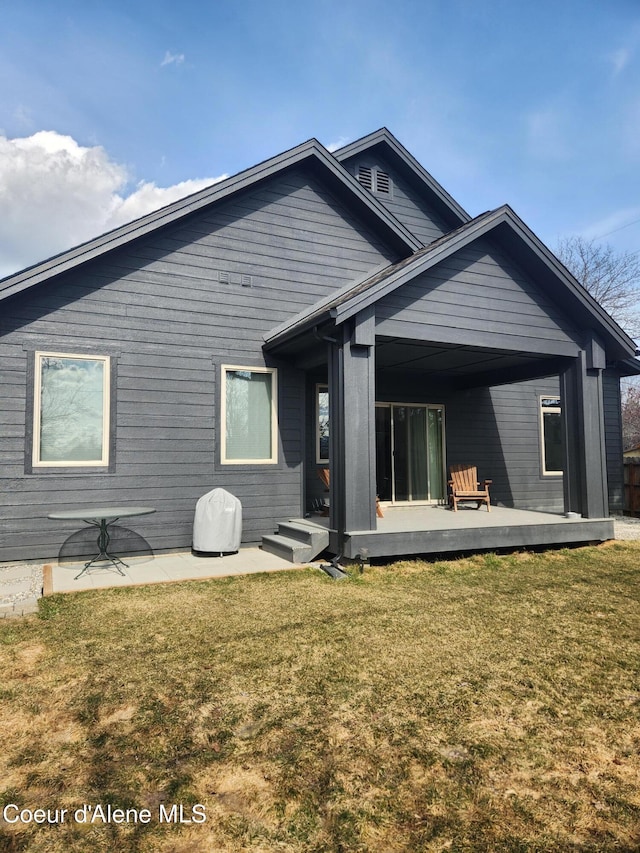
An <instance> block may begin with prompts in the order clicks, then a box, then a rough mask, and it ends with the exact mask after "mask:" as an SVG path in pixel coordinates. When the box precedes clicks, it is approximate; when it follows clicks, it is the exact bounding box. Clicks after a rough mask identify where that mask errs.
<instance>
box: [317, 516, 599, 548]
mask: <svg viewBox="0 0 640 853" xmlns="http://www.w3.org/2000/svg"><path fill="white" fill-rule="evenodd" d="M312 520H313V522H314V523H315V524H318V525H319V526H322V527H323V528H326V527H328V526H329V519H328V518H322V517H321V516H314V517H313V519H312ZM306 521H307V523H308V522H309V519H307V520H306ZM330 534H331V531H330ZM614 538H615V533H614V522H613V519H612V518H580V517H575V516H570V517H567V516H566V515H564V514H560V513H551V512H533V511H531V510H523V509H511V508H510V507H504V506H492V507H491V512H487V511H486V509H484V508H482V509H479V510H476V509H475V508H474V507H462V508H460V509H459V510H458V512H453V511H451V510H450V509H449V508H448V507H446V506H416V507H387V508H385V511H384V518H378V519H377V529H376V530H348V531H346V532H345V534H344V538H343V549H342V556H343V557H346V558H348V559H355V558H356V557H358V556H359V555H363V553H364V554H365V555H368V556H370V557H378V556H385V557H396V556H401V555H406V554H425V555H428V554H440V553H458V552H461V551H478V550H497V549H500V548H521V547H522V548H533V547H544V546H546V545H549V546H552V545H570V544H586V543H590V542H604V541H606V540H608V539H614Z"/></svg>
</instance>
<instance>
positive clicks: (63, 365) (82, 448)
mask: <svg viewBox="0 0 640 853" xmlns="http://www.w3.org/2000/svg"><path fill="white" fill-rule="evenodd" d="M109 374H110V359H109V356H87V355H67V354H64V355H63V354H61V353H53V352H37V353H36V354H35V382H34V406H33V466H34V467H65V468H66V467H80V466H82V467H85V466H96V467H97V466H100V467H104V466H107V465H108V464H109V406H110V399H109V396H110V395H109V386H110V378H109Z"/></svg>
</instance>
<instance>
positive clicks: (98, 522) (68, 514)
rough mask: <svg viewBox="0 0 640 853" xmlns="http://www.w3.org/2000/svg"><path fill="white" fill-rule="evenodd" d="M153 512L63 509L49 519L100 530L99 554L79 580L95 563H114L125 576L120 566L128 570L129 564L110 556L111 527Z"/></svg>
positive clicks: (124, 508) (145, 508) (147, 509)
mask: <svg viewBox="0 0 640 853" xmlns="http://www.w3.org/2000/svg"><path fill="white" fill-rule="evenodd" d="M152 512H155V509H154V508H153V507H150V506H99V507H94V508H93V509H87V508H86V507H85V508H83V509H62V510H60V512H50V513H49V515H48V516H47V518H52V519H55V520H59V521H62V520H71V519H73V520H75V519H77V520H78V521H84V522H86V524H91V525H93V526H94V527H97V528H98V530H99V533H98V540H97V541H98V554H96V556H95V557H93V558H92V559H91V560H89V562H88V563H85V565H84V568H83V569H82V571H81V572H80V574H78V575H76V576H75V578H74V580H78V578H79V577H80V576H81V575H83V574H84V573H85V572H86V571H87V569H88V568H89V566H92V565H93V564H94V563H112V564H113V565H114V566H115V568H116V570H117V571H118V572H119V573H120V574H121V575H123V576H124V572H123V571H122V569H121V568H120V566H124V567H125V568H127V569H128V568H129V564H128V563H125V562H124V561H123V560H121V559H120V557H116V556H115V555H114V554H110V553H109V552H108V550H107V549H108V547H109V540H110V536H109V526H110V525H112V524H115V523H116V521H119V520H120V519H121V518H127V517H131V516H133V515H151V513H152Z"/></svg>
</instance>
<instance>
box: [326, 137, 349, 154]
mask: <svg viewBox="0 0 640 853" xmlns="http://www.w3.org/2000/svg"><path fill="white" fill-rule="evenodd" d="M347 142H351V140H350V139H349V137H348V136H341V137H340V138H339V139H337V140H336V141H335V142H330V143H329V144H328V145H325V148H326V149H327V151H331V153H332V154H333V152H334V151H337V150H338V149H339V148H344V146H345V145H346V144H347Z"/></svg>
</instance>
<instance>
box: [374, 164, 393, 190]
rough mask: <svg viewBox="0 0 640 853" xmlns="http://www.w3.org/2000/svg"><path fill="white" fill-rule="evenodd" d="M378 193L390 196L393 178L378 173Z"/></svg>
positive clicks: (384, 173) (383, 173)
mask: <svg viewBox="0 0 640 853" xmlns="http://www.w3.org/2000/svg"><path fill="white" fill-rule="evenodd" d="M376 192H378V193H384V195H389V193H390V192H391V178H390V177H389V175H388V174H387V173H386V172H381V171H380V170H378V171H377V172H376Z"/></svg>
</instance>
